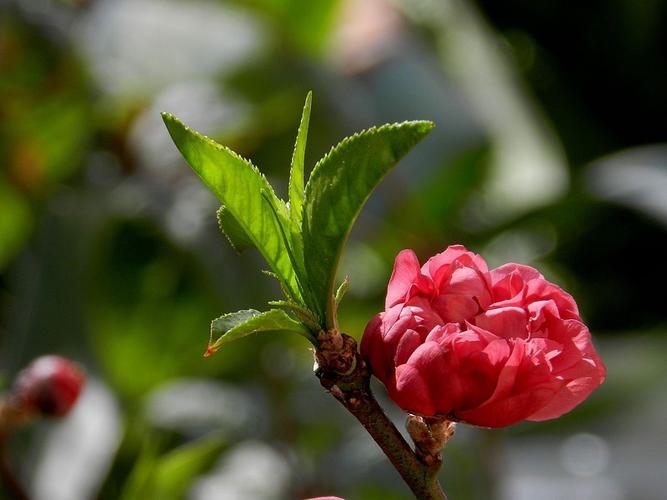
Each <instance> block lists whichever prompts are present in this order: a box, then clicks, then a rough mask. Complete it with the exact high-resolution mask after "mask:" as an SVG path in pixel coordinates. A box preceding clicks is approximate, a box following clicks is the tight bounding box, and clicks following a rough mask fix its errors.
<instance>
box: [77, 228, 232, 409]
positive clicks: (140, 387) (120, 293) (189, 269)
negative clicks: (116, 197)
mask: <svg viewBox="0 0 667 500" xmlns="http://www.w3.org/2000/svg"><path fill="white" fill-rule="evenodd" d="M92 248H93V250H92V255H91V259H92V263H91V267H90V268H89V270H88V271H89V273H88V281H87V283H86V289H87V291H88V293H87V297H86V301H87V312H88V318H87V322H88V325H89V328H90V333H91V341H92V345H93V347H94V349H95V354H96V356H97V357H98V360H99V361H100V363H101V365H102V366H103V368H104V370H105V375H106V377H105V378H106V379H107V380H108V381H109V382H110V383H112V384H113V386H114V389H115V390H116V391H118V392H119V393H120V394H122V395H123V396H125V397H138V396H141V395H142V394H144V393H145V392H146V391H148V390H150V389H151V388H153V387H155V386H156V385H158V384H160V383H162V382H163V381H164V380H166V379H169V378H171V377H177V376H184V375H186V374H187V375H190V376H196V375H202V376H203V375H205V374H209V375H210V374H214V373H218V372H219V371H220V370H221V369H222V366H221V365H219V364H215V363H203V362H202V360H201V351H202V344H200V343H199V341H198V340H197V339H198V337H197V332H205V331H207V329H208V327H209V324H210V321H209V320H208V319H207V318H211V317H214V315H215V314H216V311H217V310H218V307H219V305H220V302H221V297H220V296H219V295H218V294H217V293H215V291H214V289H213V288H212V286H211V281H210V280H211V277H210V276H209V275H208V274H207V273H205V271H204V270H203V269H201V267H200V265H199V263H198V261H197V260H196V256H195V255H194V254H192V253H190V252H187V251H184V249H183V248H181V247H179V246H177V245H175V244H174V243H173V242H172V241H170V240H169V238H167V236H166V235H165V234H164V233H163V232H161V231H160V230H159V229H158V228H156V227H155V225H153V224H150V223H147V222H145V221H140V220H125V219H123V220H114V221H112V223H111V224H109V225H108V226H105V227H104V229H103V230H102V232H101V234H100V237H99V238H98V239H97V240H96V242H95V245H94V246H93V247H92ZM238 293H242V292H240V291H239V292H238ZM202 341H203V339H202ZM175 352H177V353H178V354H179V355H178V356H174V354H173V353H175ZM128 366H132V367H134V368H133V369H132V370H128V368H127V367H128Z"/></svg>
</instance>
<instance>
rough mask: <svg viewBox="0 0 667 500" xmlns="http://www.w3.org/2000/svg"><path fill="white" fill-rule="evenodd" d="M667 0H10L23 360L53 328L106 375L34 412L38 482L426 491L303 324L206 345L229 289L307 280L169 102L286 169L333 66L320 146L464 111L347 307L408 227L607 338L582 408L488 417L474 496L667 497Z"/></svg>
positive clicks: (395, 176)
mask: <svg viewBox="0 0 667 500" xmlns="http://www.w3.org/2000/svg"><path fill="white" fill-rule="evenodd" d="M666 23H667V2H665V1H664V0H650V1H648V0H646V1H642V2H637V1H633V0H613V1H610V0H605V1H602V0H592V1H588V2H563V1H555V0H548V1H541V2H532V1H528V0H503V1H497V0H496V1H490V0H488V1H487V0H479V1H478V2H472V1H464V0H395V1H393V2H389V1H387V0H340V1H339V0H318V1H310V0H301V1H300V0H247V1H241V0H239V1H212V0H211V1H207V0H193V1H187V2H179V1H175V0H88V1H86V0H69V1H65V0H61V1H56V0H13V1H12V0H2V1H0V342H1V344H0V369H1V377H2V380H1V383H2V385H3V386H4V387H5V388H7V387H8V385H9V384H10V383H11V380H12V378H13V376H14V374H15V373H16V372H17V371H18V370H19V369H20V368H21V367H22V366H24V365H25V364H26V363H27V362H28V361H29V360H30V359H32V358H33V357H35V356H37V355H39V354H42V353H51V352H55V353H60V354H63V355H67V356H70V357H72V358H74V359H76V360H77V361H78V362H80V363H81V364H82V365H83V366H84V367H85V368H86V370H87V372H88V374H89V381H88V385H87V389H86V392H85V394H84V397H83V398H82V400H81V401H80V404H79V405H78V406H77V408H76V411H74V412H73V413H72V414H71V415H70V416H68V418H66V419H65V420H63V421H61V422H43V423H41V424H39V425H36V426H33V427H31V428H30V429H26V430H24V431H21V432H20V433H17V434H16V435H14V436H12V440H11V443H10V444H11V450H10V452H11V457H12V460H13V462H14V465H15V468H16V469H17V471H18V473H19V475H20V477H21V479H22V481H23V482H24V484H25V485H26V486H27V487H28V489H29V490H30V491H31V493H32V495H33V496H34V498H35V499H38V500H41V499H44V500H79V499H94V498H95V499H123V500H133V499H148V498H150V499H159V500H169V499H180V498H187V499H193V500H208V499H224V500H227V499H230V500H231V499H239V500H241V499H257V500H274V499H275V500H280V499H295V498H305V497H307V496H314V495H316V494H336V495H339V496H343V497H345V498H348V499H352V500H353V499H367V500H372V499H377V500H398V499H405V498H410V495H409V492H408V491H407V488H406V487H405V486H404V485H403V484H402V483H401V481H400V479H399V478H398V475H397V474H396V473H395V472H394V470H393V469H392V468H391V467H390V465H389V464H388V462H387V461H386V459H385V458H384V456H383V455H381V453H380V452H379V450H378V449H377V447H376V446H375V444H374V443H373V442H372V441H371V440H370V438H368V437H367V436H366V435H365V434H364V432H363V430H362V429H361V428H360V427H359V426H358V425H356V423H355V422H354V421H353V419H352V417H350V416H349V415H348V414H347V413H346V412H345V411H344V410H343V409H342V408H340V407H339V406H338V404H337V403H336V402H335V401H334V400H333V399H332V398H330V397H329V396H327V395H326V394H324V393H323V391H322V390H321V388H320V386H319V384H318V383H317V380H316V379H315V378H314V377H313V375H312V356H311V353H310V352H309V350H308V346H307V345H306V342H305V341H304V340H303V339H301V338H296V337H295V338H292V337H272V336H257V337H253V338H248V339H245V340H244V341H241V342H238V343H235V344H233V345H230V346H229V347H227V348H225V349H224V350H222V351H221V352H219V353H218V354H216V355H215V356H213V357H211V358H208V359H204V358H202V356H201V354H202V352H203V351H204V348H205V346H206V342H207V340H208V325H209V321H210V320H211V319H212V318H214V317H217V316H218V315H220V314H221V313H224V312H230V311H235V310H237V309H241V308H250V307H254V308H257V309H263V308H264V307H265V306H266V302H267V301H268V300H271V299H274V298H276V297H277V296H278V293H279V290H278V289H277V286H276V284H275V283H274V282H273V280H272V279H270V278H268V277H266V276H264V275H263V274H261V273H260V272H259V270H260V269H261V268H262V267H263V264H262V262H261V260H260V258H259V256H258V254H257V253H256V252H254V251H248V252H246V253H243V254H241V255H236V254H235V253H234V252H233V250H232V249H231V248H230V246H229V245H228V244H227V242H226V241H225V239H224V237H223V236H222V235H221V234H219V232H218V230H217V227H216V222H215V210H216V208H217V204H216V201H215V200H214V198H213V196H212V195H210V194H209V193H208V192H207V191H206V190H205V189H204V188H203V187H202V185H201V184H200V183H199V181H198V180H197V179H196V177H195V176H194V174H192V173H191V171H190V170H189V169H188V168H187V166H186V165H185V163H184V162H183V161H182V160H181V158H180V156H179V154H178V152H177V150H176V148H175V147H174V146H173V145H172V143H171V141H170V139H169V137H168V135H167V132H166V130H165V128H164V126H163V125H162V123H161V121H160V118H159V114H158V113H159V112H160V111H163V110H164V111H170V112H173V113H174V114H176V115H178V116H179V117H181V118H182V119H183V120H184V121H186V122H187V123H188V124H190V125H191V126H192V127H193V128H195V129H197V130H200V131H202V132H204V133H206V134H208V135H210V136H212V137H214V138H215V139H217V140H219V141H220V142H223V143H224V144H226V145H229V146H230V147H232V148H233V149H235V150H236V151H238V152H240V153H242V154H243V155H244V156H246V157H250V158H251V159H252V160H253V161H254V163H255V164H256V165H258V166H259V167H260V169H261V170H262V171H263V172H264V173H266V175H267V176H268V177H269V179H270V180H271V182H272V183H273V184H274V185H276V186H277V188H278V190H279V192H280V193H281V194H284V193H285V187H286V182H287V172H288V165H289V160H290V155H291V147H292V144H293V138H294V135H295V132H296V128H297V125H298V120H299V117H300V112H301V106H302V103H303V99H304V97H305V95H306V92H307V91H308V90H310V89H312V90H313V92H314V108H313V116H312V118H311V129H310V136H309V143H308V151H307V154H306V160H307V165H310V166H312V165H313V164H314V163H315V161H316V160H317V159H318V158H319V157H320V156H321V155H323V154H324V153H325V152H326V151H327V150H328V148H329V147H330V146H331V145H333V144H335V143H336V142H337V141H338V140H340V139H341V138H342V137H344V136H345V135H348V134H350V133H352V132H354V131H356V130H358V129H361V128H364V127H367V126H370V125H373V124H380V123H384V122H390V121H400V120H404V119H416V118H419V119H431V120H434V121H435V122H436V123H437V128H436V129H435V130H434V131H433V132H432V133H431V135H430V136H429V137H428V138H427V139H426V140H425V141H424V142H423V143H422V144H421V145H419V146H418V147H417V148H416V149H415V151H414V152H413V153H411V154H410V155H409V156H408V157H407V158H406V159H405V160H404V161H403V162H401V164H400V165H399V166H398V167H397V169H396V170H395V171H394V172H393V173H392V174H391V175H390V176H389V177H388V178H387V179H386V181H385V182H384V183H383V185H382V186H381V188H380V189H379V190H378V191H377V192H376V193H375V195H374V196H373V197H372V199H371V200H370V203H369V205H368V206H367V207H366V209H365V210H364V212H363V214H362V216H361V217H360V219H359V221H358V223H357V226H356V229H355V231H354V234H353V238H352V239H351V241H350V242H349V244H348V246H347V249H346V253H345V256H344V263H343V269H342V273H343V274H347V275H349V276H350V279H351V288H350V291H349V293H348V296H347V297H346V300H345V301H344V304H343V306H342V310H341V321H342V324H343V327H344V329H345V330H346V331H348V332H350V333H351V334H353V335H355V336H357V337H358V336H360V335H361V332H362V331H363V327H364V325H365V323H366V321H368V319H369V318H370V317H371V316H372V315H373V314H375V313H376V312H377V311H379V310H380V309H381V306H382V303H383V293H384V288H385V286H386V282H387V279H388V277H389V275H390V272H391V266H392V261H393V256H394V255H395V254H396V253H397V252H398V251H399V250H400V249H402V248H406V247H411V248H414V249H415V250H416V251H417V253H418V254H419V256H420V257H421V258H422V259H425V258H427V257H428V256H430V255H432V254H433V253H436V252H438V251H441V250H442V249H443V248H444V247H445V246H446V245H448V244H453V243H463V244H465V245H466V246H468V247H469V248H470V249H473V250H475V251H477V252H480V253H482V254H483V256H484V257H485V258H486V259H487V260H488V262H489V264H490V265H492V266H495V265H498V264H501V263H503V262H507V261H517V262H522V263H526V264H530V265H534V266H537V267H539V268H540V269H541V270H542V271H543V272H544V273H545V274H546V275H547V277H549V278H550V279H552V280H554V281H556V282H558V283H559V284H561V285H562V286H563V287H564V288H565V289H566V290H568V291H570V292H571V293H573V294H574V296H575V297H576V298H577V300H578V302H579V305H580V309H581V310H582V313H583V316H584V317H585V319H586V321H587V323H588V324H589V326H590V328H591V331H592V332H593V334H594V340H595V343H596V345H597V347H598V348H599V350H600V352H601V355H602V358H603V360H604V361H605V363H606V364H607V367H608V370H609V376H608V380H607V382H606V383H605V384H604V386H603V387H602V388H600V389H599V390H598V391H597V392H596V393H595V394H594V395H593V396H592V397H591V398H590V400H589V401H587V402H586V404H584V405H582V407H580V408H578V409H577V410H575V411H573V412H572V413H570V414H569V415H567V416H565V417H563V418H561V419H559V420H557V421H553V422H549V423H542V424H535V423H524V424H520V425H517V426H514V427H512V428H509V429H505V430H500V431H486V430H480V429H475V428H471V427H466V426H460V427H459V429H458V431H457V435H456V437H455V438H454V439H453V441H451V442H450V444H449V445H448V446H447V449H446V451H445V465H444V468H443V470H442V473H441V476H442V480H443V482H444V485H445V487H446V490H447V491H448V492H449V495H450V498H452V499H456V500H464V499H508V500H509V499H512V500H540V499H549V500H551V499H606V500H623V499H633V500H653V499H655V500H658V499H663V498H664V495H665V491H666V490H667V478H666V477H665V474H664V472H665V470H667V452H666V451H665V450H667V426H666V425H665V415H666V414H667V392H665V390H664V388H665V385H666V384H667V354H666V353H667V349H666V348H667V339H666V337H665V334H666V333H667V318H666V315H665V309H666V303H665V283H667V270H666V269H667V266H665V263H664V260H665V257H666V256H667V237H666V232H665V229H666V226H667V141H666V139H667V135H666V128H667V127H666V123H667V122H666V121H665V116H667V90H666V89H667V71H665V68H666V67H667V65H666V64H665V63H666V61H665V54H666V53H667V50H666V49H667V43H666V42H667V40H666V37H667V30H665V28H664V27H665V26H666V25H667V24H666ZM376 392H377V393H378V395H379V397H381V398H383V400H384V399H385V398H384V392H383V389H382V388H379V387H378V388H377V391H376ZM384 405H385V407H386V408H388V411H389V412H390V413H391V415H392V417H393V418H394V419H395V421H396V422H397V424H398V425H399V426H401V427H402V426H403V419H404V416H403V415H402V414H401V413H400V411H397V410H396V408H395V407H393V406H392V405H391V403H389V402H387V401H385V402H384ZM0 497H2V496H1V495H0Z"/></svg>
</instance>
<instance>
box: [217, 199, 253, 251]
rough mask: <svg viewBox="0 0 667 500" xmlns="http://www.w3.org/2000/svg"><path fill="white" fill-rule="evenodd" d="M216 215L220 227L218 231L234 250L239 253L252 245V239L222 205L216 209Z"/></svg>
mask: <svg viewBox="0 0 667 500" xmlns="http://www.w3.org/2000/svg"><path fill="white" fill-rule="evenodd" d="M216 216H217V218H218V227H219V228H220V231H222V234H224V235H225V237H226V238H227V240H228V241H229V244H230V245H232V247H233V248H234V250H236V251H237V252H239V253H241V252H242V251H243V250H245V249H246V248H250V247H252V246H253V244H252V240H251V239H250V237H249V236H248V234H247V233H246V232H245V231H244V230H243V228H242V227H241V225H240V224H239V223H238V221H237V220H236V219H235V218H234V216H233V215H232V214H231V213H229V210H227V209H226V208H225V206H224V205H222V206H221V207H220V208H219V209H218V211H217V213H216Z"/></svg>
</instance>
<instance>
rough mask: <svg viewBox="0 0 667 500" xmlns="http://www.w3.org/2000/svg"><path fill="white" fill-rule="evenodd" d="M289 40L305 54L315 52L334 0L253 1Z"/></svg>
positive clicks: (321, 42)
mask: <svg viewBox="0 0 667 500" xmlns="http://www.w3.org/2000/svg"><path fill="white" fill-rule="evenodd" d="M254 3H255V4H257V5H258V6H259V7H260V8H262V10H263V11H264V13H266V12H268V13H270V14H271V15H272V16H273V17H274V20H275V24H276V25H277V26H278V27H279V28H280V29H281V30H282V31H283V34H284V35H285V36H286V37H287V38H288V39H290V41H291V42H292V43H294V44H295V45H297V46H298V48H299V49H301V50H302V51H303V52H305V53H306V54H308V55H318V54H319V52H320V51H321V49H322V48H323V46H324V44H325V42H326V40H327V35H328V34H329V31H330V28H331V26H332V24H333V20H334V14H335V11H336V7H337V5H338V4H339V1H338V0H318V1H316V2H313V1H312V0H254Z"/></svg>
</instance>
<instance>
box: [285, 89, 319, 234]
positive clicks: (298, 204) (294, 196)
mask: <svg viewBox="0 0 667 500" xmlns="http://www.w3.org/2000/svg"><path fill="white" fill-rule="evenodd" d="M312 100H313V93H312V91H311V92H308V95H307V96H306V103H305V104H304V105H303V113H302V114H301V123H300V124H299V131H298V132H297V135H296V143H295V144H294V152H293V153H292V166H291V168H290V176H289V207H290V218H291V219H292V222H293V223H294V224H295V225H296V227H297V228H299V229H301V220H302V213H303V197H304V192H303V191H304V181H303V176H304V174H303V172H304V168H303V165H304V161H305V156H306V142H307V139H308V124H309V123H310V108H311V104H312Z"/></svg>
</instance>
